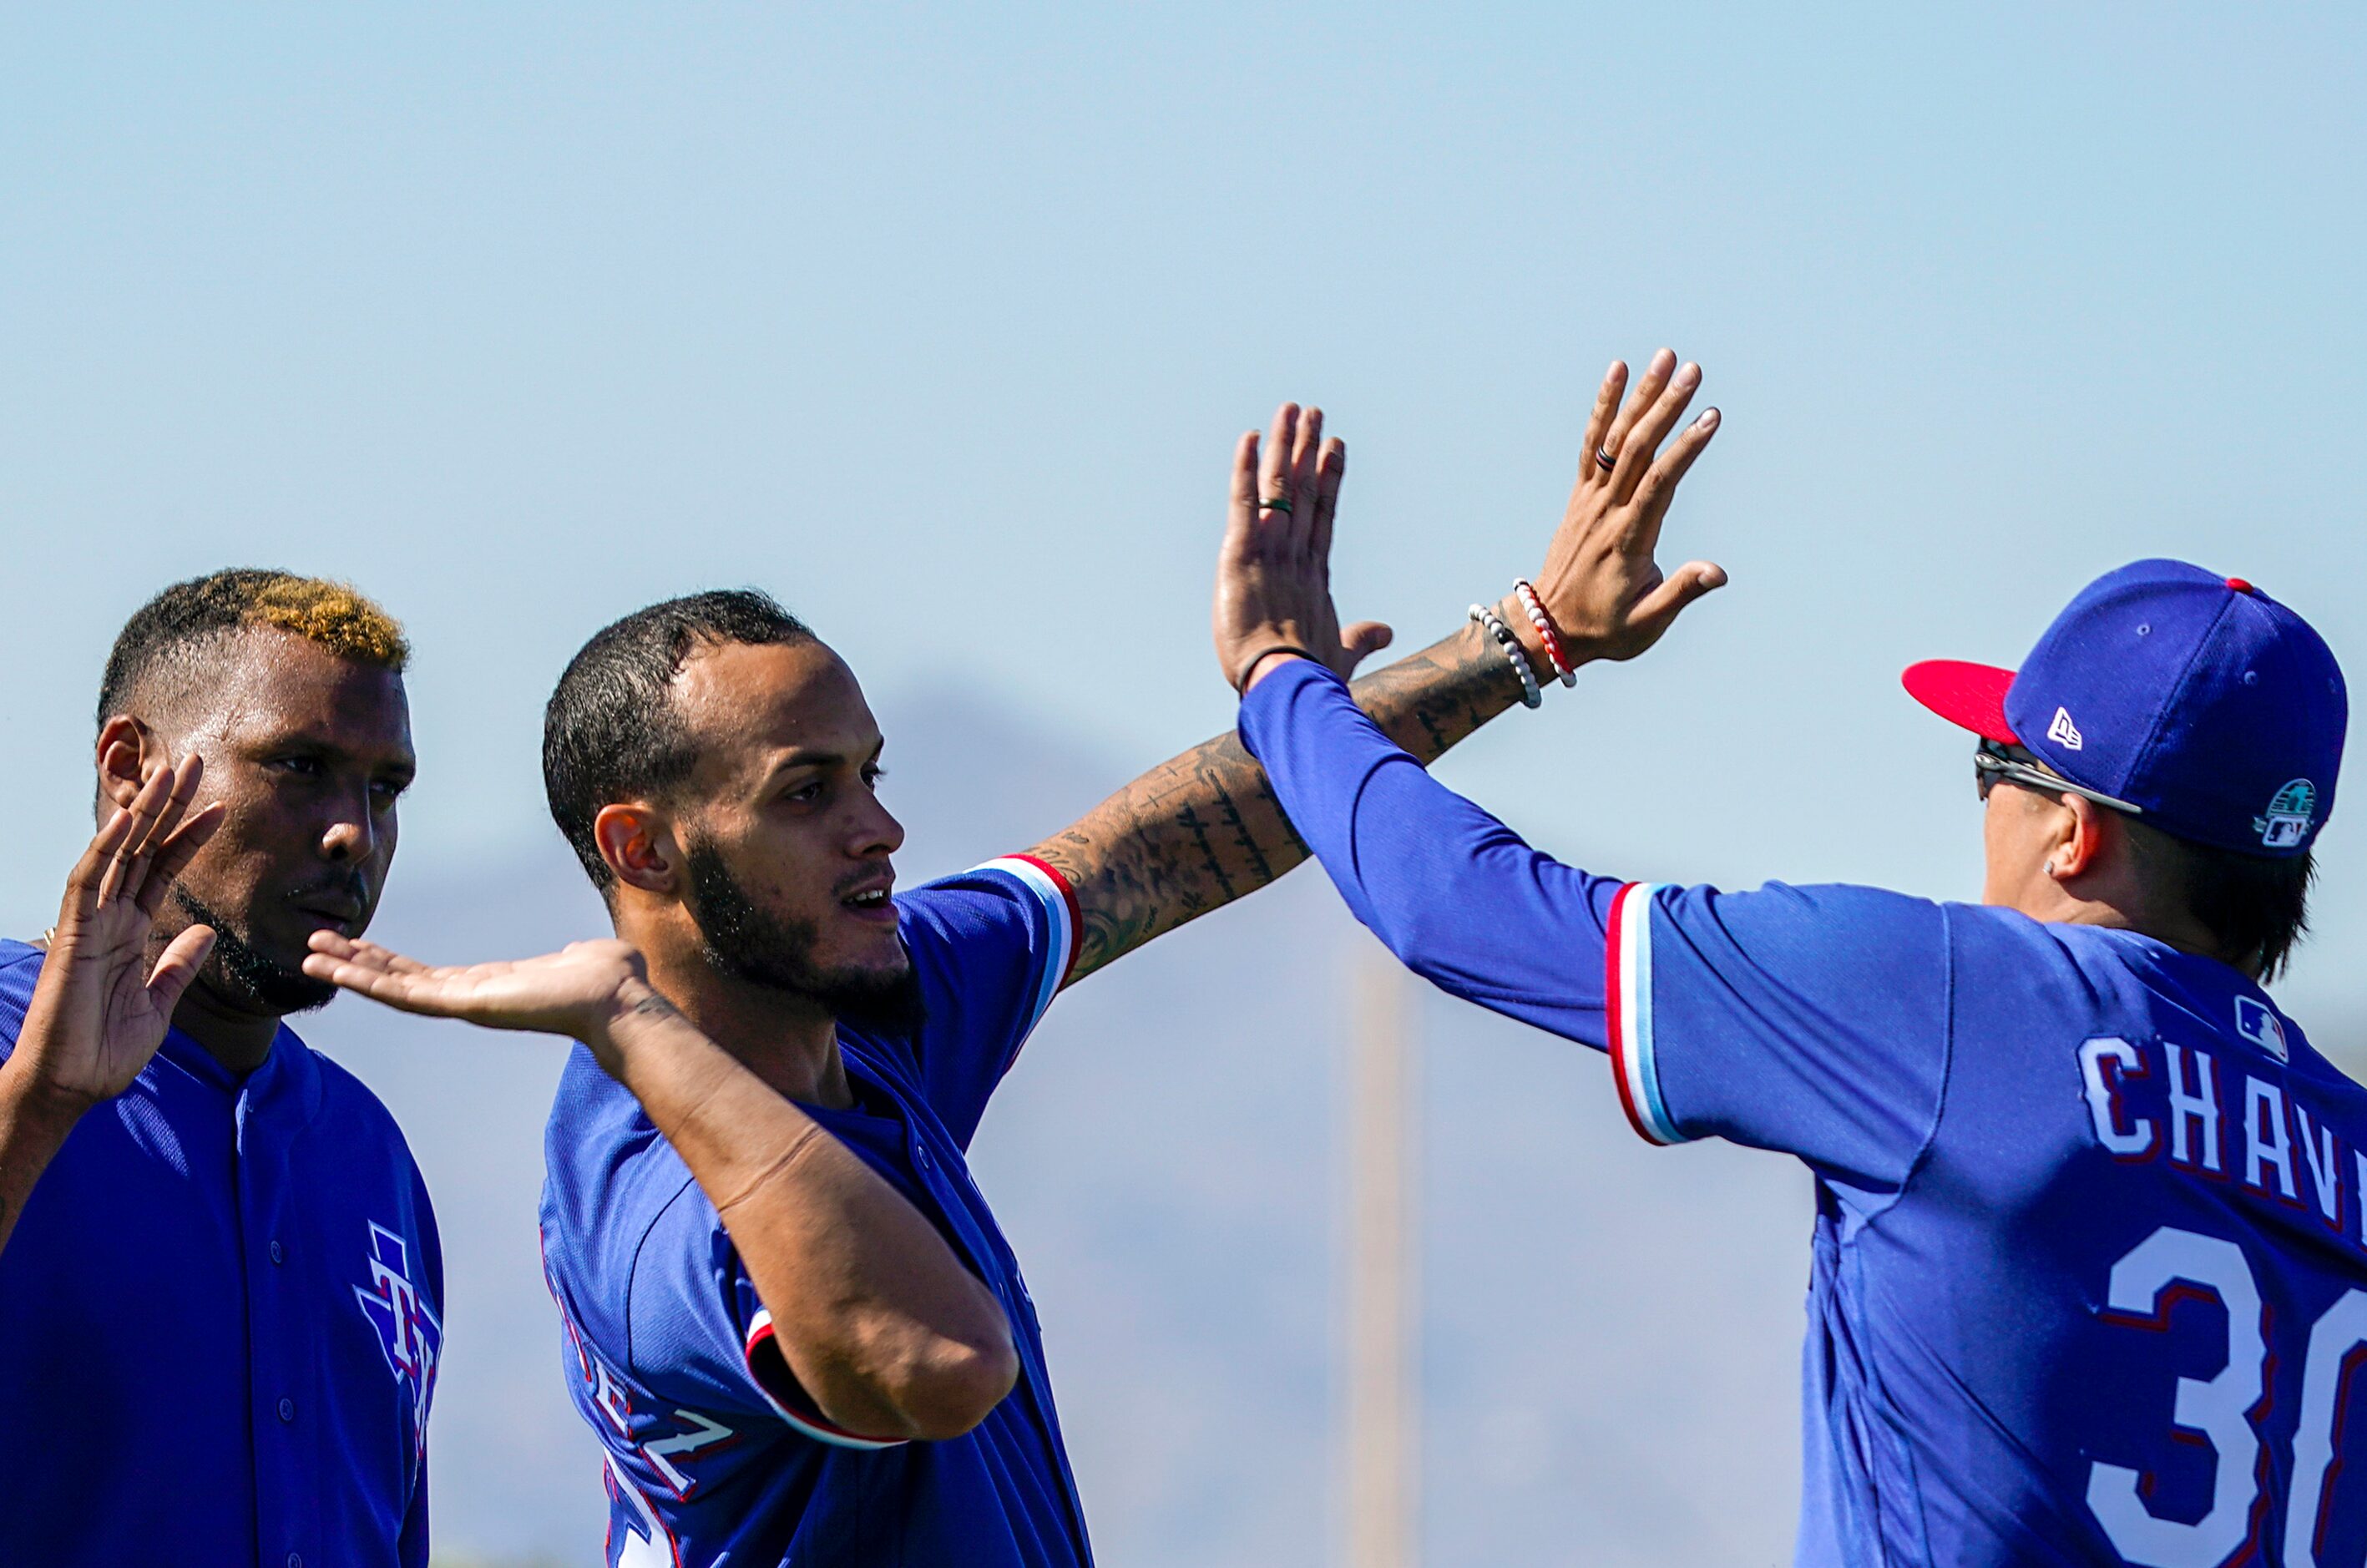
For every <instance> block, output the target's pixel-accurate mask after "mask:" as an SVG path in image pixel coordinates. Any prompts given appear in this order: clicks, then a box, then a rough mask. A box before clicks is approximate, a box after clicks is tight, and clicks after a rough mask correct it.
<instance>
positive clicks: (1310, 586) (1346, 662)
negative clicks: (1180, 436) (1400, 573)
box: [1214, 403, 1391, 691]
mask: <svg viewBox="0 0 2367 1568" xmlns="http://www.w3.org/2000/svg"><path fill="white" fill-rule="evenodd" d="M1347 472H1348V449H1347V447H1346V445H1345V444H1344V443H1342V441H1341V440H1340V439H1339V437H1336V436H1335V437H1332V438H1331V440H1329V441H1327V440H1325V439H1324V438H1323V411H1322V410H1321V409H1319V408H1309V409H1306V410H1304V411H1302V410H1301V409H1300V408H1299V406H1298V405H1297V403H1284V404H1283V405H1282V407H1281V408H1279V409H1278V410H1276V411H1275V413H1274V430H1273V432H1272V434H1271V435H1270V437H1268V438H1267V440H1266V443H1265V446H1264V449H1263V452H1261V451H1260V449H1259V445H1258V435H1257V432H1256V431H1254V430H1251V431H1249V432H1248V433H1247V434H1245V435H1243V436H1242V437H1241V438H1240V443H1239V444H1238V445H1237V446H1235V447H1234V449H1233V495H1232V510H1231V513H1230V515H1229V518H1228V520H1227V522H1226V525H1225V542H1224V545H1223V547H1222V548H1221V549H1220V550H1219V551H1218V552H1217V603H1216V610H1215V616H1214V620H1215V628H1214V630H1215V631H1216V638H1217V665H1219V666H1220V667H1221V668H1222V669H1223V671H1224V673H1225V679H1226V681H1227V682H1228V683H1229V685H1230V686H1231V687H1233V689H1234V690H1236V691H1246V690H1247V689H1249V687H1250V684H1251V682H1252V681H1253V680H1254V679H1255V678H1256V677H1257V676H1258V675H1259V674H1260V673H1261V672H1262V671H1263V669H1264V668H1265V667H1266V666H1267V665H1269V664H1270V663H1271V662H1272V661H1271V660H1270V659H1269V658H1268V657H1267V655H1268V654H1270V653H1299V654H1304V655H1305V656H1306V657H1308V658H1310V659H1315V660H1318V661H1319V662H1321V663H1322V664H1324V665H1329V666H1330V667H1331V669H1333V670H1334V671H1336V672H1337V673H1339V674H1340V675H1342V676H1346V675H1348V674H1349V673H1350V672H1352V671H1353V670H1354V669H1355V667H1356V665H1357V664H1358V663H1359V662H1360V661H1362V660H1363V659H1364V658H1365V655H1366V654H1369V653H1377V652H1379V651H1380V650H1381V649H1383V648H1386V647H1387V646H1388V645H1389V639H1390V635H1391V633H1390V631H1389V629H1388V628H1387V627H1386V626H1384V625H1382V624H1381V623H1380V622H1378V621H1376V620H1361V621H1358V622H1357V623H1356V624H1354V625H1353V626H1351V627H1349V628H1348V629H1347V630H1346V631H1344V632H1343V631H1341V629H1340V617H1339V612H1338V611H1336V610H1335V609H1333V608H1332V606H1331V517H1332V514H1333V513H1334V512H1335V511H1336V510H1337V509H1338V507H1339V504H1340V481H1341V479H1342V477H1343V476H1344V475H1345V474H1346V473H1347Z"/></svg>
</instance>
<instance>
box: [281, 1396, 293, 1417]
mask: <svg viewBox="0 0 2367 1568" xmlns="http://www.w3.org/2000/svg"><path fill="white" fill-rule="evenodd" d="M279 1419H280V1420H282V1421H293V1420H295V1419H296V1402H295V1401H294V1400H292V1399H283V1400H281V1401H280V1402H279Z"/></svg>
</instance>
